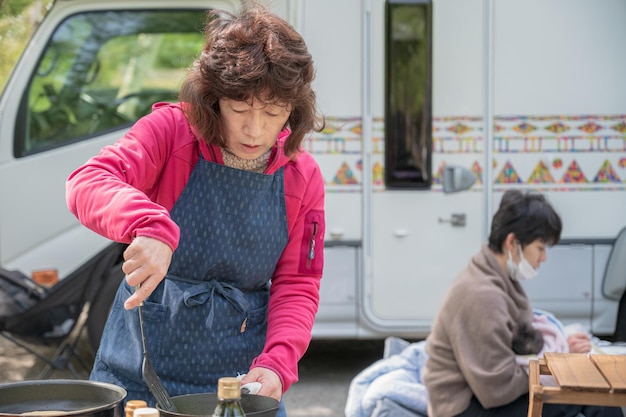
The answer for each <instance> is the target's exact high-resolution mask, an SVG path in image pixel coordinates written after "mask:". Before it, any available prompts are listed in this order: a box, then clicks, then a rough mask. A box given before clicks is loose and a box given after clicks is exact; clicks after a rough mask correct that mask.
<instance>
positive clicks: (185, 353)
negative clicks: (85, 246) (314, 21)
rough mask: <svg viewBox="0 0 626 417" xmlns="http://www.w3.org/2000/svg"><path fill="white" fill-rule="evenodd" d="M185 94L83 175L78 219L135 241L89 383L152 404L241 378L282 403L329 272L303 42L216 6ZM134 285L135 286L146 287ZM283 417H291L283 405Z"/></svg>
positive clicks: (254, 15)
mask: <svg viewBox="0 0 626 417" xmlns="http://www.w3.org/2000/svg"><path fill="white" fill-rule="evenodd" d="M205 36H206V44H205V46H204V48H203V50H202V53H201V55H200V57H199V58H198V59H197V61H196V62H195V65H194V67H193V68H192V69H191V70H190V73H189V75H188V77H187V78H186V80H185V81H184V83H183V86H182V88H181V92H180V102H179V103H176V104H169V103H158V104H156V105H155V106H154V108H153V112H152V113H151V114H149V115H147V116H145V117H144V118H142V119H140V120H139V121H138V122H137V123H136V124H135V125H134V126H133V127H132V128H131V130H130V131H129V132H128V133H127V134H126V135H125V136H124V137H123V138H122V139H120V140H119V141H118V142H117V143H115V144H114V145H112V146H107V147H105V148H103V149H102V151H101V152H100V153H99V154H98V155H97V156H95V157H93V158H91V159H90V160H89V161H87V163H86V164H84V165H83V166H81V167H80V168H78V169H77V170H76V171H74V172H73V173H72V174H71V176H70V177H69V179H68V182H67V202H68V206H69V209H70V210H71V212H72V213H73V214H74V215H76V217H77V218H78V219H79V220H80V221H81V222H82V223H83V224H84V225H85V226H87V227H89V228H90V229H92V230H94V231H95V232H97V233H99V234H101V235H103V236H105V237H107V238H109V239H111V240H114V241H118V242H124V243H127V244H128V248H127V249H126V251H125V252H124V263H123V267H122V270H123V271H124V273H125V274H126V279H125V280H124V281H123V282H122V284H121V285H120V288H119V290H118V293H117V296H116V299H115V302H114V304H113V307H112V311H111V315H110V317H109V319H108V321H107V324H106V327H105V330H104V334H103V337H102V342H101V346H100V348H99V350H98V353H97V355H96V360H95V364H94V368H93V370H92V374H91V379H93V380H98V381H104V382H110V383H114V384H117V385H120V386H123V387H124V388H125V389H126V390H127V391H128V397H127V398H129V399H130V398H132V399H144V400H146V401H148V403H149V404H154V398H153V397H152V396H151V395H150V392H149V391H148V388H147V386H146V385H145V384H144V382H143V379H142V374H141V363H142V347H141V336H140V329H139V319H138V314H137V311H136V310H135V309H134V308H135V307H137V306H138V305H139V304H140V303H142V302H143V316H144V326H145V333H146V341H147V350H148V352H149V355H150V359H151V361H152V363H153V365H154V367H155V369H156V372H157V374H158V375H159V377H160V378H161V380H162V381H163V384H164V386H165V388H166V389H167V391H168V393H169V394H170V395H172V396H175V395H182V394H189V393H196V392H215V390H216V384H217V379H218V378H219V377H222V376H236V375H237V374H246V375H245V377H244V378H243V380H242V383H243V384H245V383H249V382H259V383H261V390H260V391H259V392H258V394H260V395H265V396H270V397H273V398H275V399H277V400H280V399H281V397H282V395H283V393H285V392H286V391H287V390H288V389H289V387H290V385H291V384H292V383H294V382H295V381H297V379H298V371H297V364H298V361H299V360H300V358H301V357H302V355H303V354H304V352H305V351H306V349H307V347H308V344H309V342H310V338H311V328H312V326H313V321H314V318H315V314H316V311H317V306H318V300H319V285H320V279H321V274H322V267H323V244H324V228H325V224H324V182H323V178H322V175H321V173H320V169H319V167H318V165H317V163H316V162H315V161H314V160H313V158H312V157H311V156H310V155H309V154H308V153H306V152H305V151H304V150H302V149H301V146H300V145H301V143H302V141H303V139H304V137H305V135H306V134H308V133H309V132H311V131H319V130H321V129H322V128H323V125H324V123H323V118H322V117H321V116H320V115H319V114H318V112H317V109H316V99H315V93H314V92H313V90H312V87H311V83H312V81H313V78H314V67H313V61H312V58H311V55H310V54H309V52H308V50H307V47H306V45H305V43H304V40H303V39H302V37H301V36H300V35H299V34H298V33H297V32H296V31H295V30H294V29H293V28H292V27H291V26H289V24H288V23H286V22H285V21H284V20H282V19H280V18H279V17H277V16H275V15H274V14H272V13H270V12H268V11H267V10H265V9H264V8H263V7H262V6H259V5H257V4H254V3H247V4H246V5H245V6H244V7H243V8H242V10H241V11H240V13H239V14H237V15H234V14H231V13H228V12H225V11H212V12H210V13H209V14H208V19H207V26H206V29H205ZM136 286H139V288H138V289H137V290H136V291H135V287H136ZM278 415H279V416H280V415H286V413H285V410H284V405H283V404H282V402H281V410H280V411H279V414H278Z"/></svg>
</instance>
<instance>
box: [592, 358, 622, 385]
mask: <svg viewBox="0 0 626 417" xmlns="http://www.w3.org/2000/svg"><path fill="white" fill-rule="evenodd" d="M589 358H590V359H591V361H592V362H594V363H595V365H596V367H597V368H598V369H599V370H600V372H601V373H602V375H604V378H605V379H606V380H607V381H608V382H609V385H610V386H611V388H613V392H621V393H624V392H626V355H589Z"/></svg>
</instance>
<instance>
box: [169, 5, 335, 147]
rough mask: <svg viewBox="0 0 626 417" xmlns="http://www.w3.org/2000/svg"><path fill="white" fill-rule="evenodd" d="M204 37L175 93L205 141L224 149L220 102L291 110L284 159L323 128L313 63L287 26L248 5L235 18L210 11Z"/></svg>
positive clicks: (219, 11)
mask: <svg viewBox="0 0 626 417" xmlns="http://www.w3.org/2000/svg"><path fill="white" fill-rule="evenodd" d="M204 35H205V46H204V48H203V50H202V52H201V54H200V57H199V58H198V59H197V60H196V61H195V63H194V66H193V67H192V68H191V70H190V72H189V74H188V75H187V78H186V79H185V80H184V82H183V85H182V87H181V90H180V94H179V99H180V101H181V102H183V103H185V104H184V106H183V109H184V111H185V115H186V117H187V119H188V120H189V122H190V123H191V124H192V125H193V126H194V127H195V128H196V129H197V131H198V133H199V134H200V135H201V136H202V138H203V139H204V140H206V141H207V142H209V143H213V144H216V145H219V146H222V147H225V146H226V141H225V139H224V138H223V137H222V130H221V128H222V126H221V120H220V108H219V100H220V99H223V98H226V99H231V100H238V101H249V102H251V101H252V100H253V99H255V98H256V99H258V100H262V101H265V102H272V103H276V104H280V105H287V106H288V107H290V108H291V114H290V115H289V118H288V120H287V127H289V129H291V134H290V135H289V137H288V138H287V140H286V141H285V144H284V151H285V154H286V155H292V154H294V153H296V152H297V151H298V150H299V149H300V145H301V143H302V141H303V140H304V137H305V135H306V134H308V133H309V132H311V131H321V130H322V129H323V128H324V118H323V117H322V116H321V115H320V114H319V113H318V111H317V103H316V96H315V92H314V91H313V89H312V86H311V83H312V81H313V78H314V77H315V69H314V67H313V59H312V57H311V54H310V53H309V52H308V49H307V46H306V44H305V42H304V39H303V38H302V36H300V34H299V33H298V32H296V30H295V29H294V28H293V27H292V26H291V25H289V23H287V22H286V21H284V20H283V19H281V18H280V17H278V16H276V15H275V14H272V13H270V12H269V11H267V9H265V8H264V7H263V6H262V5H260V4H258V3H256V2H253V1H247V2H244V5H243V6H242V9H241V10H240V12H239V14H233V13H229V12H227V11H223V10H211V11H209V12H208V13H207V23H206V27H205V30H204Z"/></svg>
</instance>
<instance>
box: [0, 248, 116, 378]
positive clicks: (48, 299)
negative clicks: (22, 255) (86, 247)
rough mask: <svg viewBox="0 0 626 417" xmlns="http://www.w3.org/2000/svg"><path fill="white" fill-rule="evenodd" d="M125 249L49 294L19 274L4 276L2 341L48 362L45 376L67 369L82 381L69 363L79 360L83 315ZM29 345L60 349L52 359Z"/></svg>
mask: <svg viewBox="0 0 626 417" xmlns="http://www.w3.org/2000/svg"><path fill="white" fill-rule="evenodd" d="M125 248H126V245H123V244H120V243H113V244H111V245H109V246H107V248H106V249H104V250H103V251H101V252H100V253H98V254H97V255H96V256H94V257H93V258H91V259H90V260H89V261H87V262H86V263H84V264H83V265H82V266H81V267H80V268H79V269H77V270H75V271H74V272H72V273H71V274H69V275H68V276H67V277H65V278H63V279H61V280H60V281H59V282H58V283H57V284H56V285H54V286H53V287H51V288H50V289H45V288H43V287H41V286H38V285H37V284H36V283H34V282H32V281H30V282H29V280H30V279H29V278H27V277H25V276H24V275H22V274H21V273H19V272H17V271H7V270H2V271H0V281H2V284H0V313H2V314H0V336H2V337H4V338H6V339H8V340H10V341H11V342H13V343H15V344H17V345H19V346H21V347H22V348H24V349H26V350H28V351H29V352H31V353H33V354H35V355H36V356H37V357H39V358H40V359H41V360H43V361H45V362H46V363H47V366H46V368H45V369H44V371H43V372H42V375H41V376H42V377H48V376H49V375H50V374H51V373H52V372H53V371H54V370H55V369H69V370H70V371H72V373H73V374H74V376H75V377H78V376H77V373H76V371H75V369H74V367H73V365H72V362H71V361H72V358H75V359H79V358H78V355H77V353H76V350H75V347H76V344H77V342H78V339H79V337H80V333H81V332H82V330H83V327H84V326H85V322H86V319H85V318H84V315H83V311H85V312H86V314H87V315H88V314H89V310H88V307H89V305H90V304H91V303H93V302H94V301H95V300H96V298H97V297H98V295H99V290H100V288H101V287H102V285H103V283H104V282H105V280H106V279H107V278H109V276H110V273H111V271H112V268H113V267H114V266H115V265H118V264H119V263H120V262H121V259H122V253H123V251H124V249H125ZM20 286H22V287H24V286H25V287H28V289H23V288H22V289H20ZM17 298H19V302H16V299H17ZM20 310H21V311H20ZM29 344H34V345H46V346H55V345H56V346H59V348H58V349H57V351H56V353H55V355H54V356H53V357H52V358H46V357H43V356H41V355H40V354H39V353H37V352H36V351H35V350H34V349H32V348H31V347H30V346H29ZM79 361H80V359H79ZM81 365H82V366H83V367H87V365H86V364H84V363H81Z"/></svg>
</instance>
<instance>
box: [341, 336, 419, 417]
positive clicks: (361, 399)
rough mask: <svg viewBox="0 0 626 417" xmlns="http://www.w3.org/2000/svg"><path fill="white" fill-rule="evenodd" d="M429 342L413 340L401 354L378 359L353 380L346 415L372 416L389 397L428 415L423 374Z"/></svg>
mask: <svg viewBox="0 0 626 417" xmlns="http://www.w3.org/2000/svg"><path fill="white" fill-rule="evenodd" d="M425 346H426V341H421V342H416V343H410V344H408V345H407V346H406V347H405V348H404V349H403V350H402V351H401V352H400V353H398V354H395V355H391V356H389V357H387V358H383V359H379V360H378V361H376V362H374V363H373V364H372V365H370V366H368V367H367V368H365V369H364V370H363V371H361V372H360V373H359V374H357V375H356V376H355V377H354V378H353V379H352V381H351V382H350V388H349V390H348V398H347V402H346V407H345V415H346V417H370V416H371V415H372V414H373V412H374V409H375V408H376V406H377V404H378V403H379V400H382V399H385V398H386V399H389V400H392V401H394V402H396V403H397V404H400V405H401V406H403V407H405V408H408V409H409V410H411V411H414V412H415V415H416V416H419V415H423V416H426V407H427V406H428V392H427V391H426V387H425V386H424V384H423V383H422V379H421V376H420V373H421V370H422V367H423V366H424V363H425V362H426V357H427V355H426V352H425Z"/></svg>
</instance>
